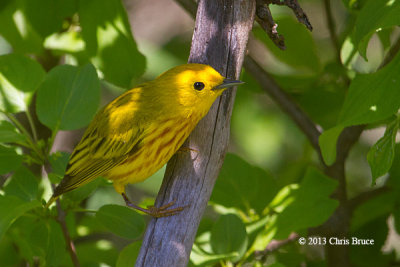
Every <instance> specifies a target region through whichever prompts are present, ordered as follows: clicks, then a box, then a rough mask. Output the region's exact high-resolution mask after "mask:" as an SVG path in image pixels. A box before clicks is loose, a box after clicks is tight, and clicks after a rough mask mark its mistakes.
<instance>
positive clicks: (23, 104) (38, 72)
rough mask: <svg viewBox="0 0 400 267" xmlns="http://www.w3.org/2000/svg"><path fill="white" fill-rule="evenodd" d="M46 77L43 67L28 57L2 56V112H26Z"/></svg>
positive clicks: (0, 73) (0, 70)
mask: <svg viewBox="0 0 400 267" xmlns="http://www.w3.org/2000/svg"><path fill="white" fill-rule="evenodd" d="M44 76H45V72H44V70H43V68H42V67H41V65H40V64H39V63H37V62H36V61H34V60H32V59H30V58H28V57H25V56H23V55H19V54H8V55H3V56H0V110H3V111H8V112H11V113H16V112H20V111H25V110H26V109H27V107H28V105H29V104H30V102H31V99H32V96H33V93H34V92H35V90H36V89H37V87H38V86H39V85H40V83H41V82H42V80H43V78H44Z"/></svg>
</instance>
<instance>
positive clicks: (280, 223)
mask: <svg viewBox="0 0 400 267" xmlns="http://www.w3.org/2000/svg"><path fill="white" fill-rule="evenodd" d="M337 184H338V183H337V181H335V180H333V179H331V178H328V177H327V176H325V175H324V174H322V173H321V172H319V171H318V170H317V169H315V168H312V167H310V168H308V170H307V172H306V174H305V177H304V179H303V181H302V182H301V183H300V187H299V189H298V190H296V191H293V194H292V196H291V202H290V204H289V205H287V206H286V208H285V209H284V210H283V211H282V212H281V213H279V214H278V217H277V220H276V223H275V226H274V227H276V234H275V237H274V238H275V239H285V238H287V237H288V236H289V234H290V233H291V232H296V231H299V230H302V229H307V228H310V227H316V226H318V225H320V224H322V223H324V222H325V221H326V220H327V219H328V218H329V217H330V216H331V215H332V213H333V212H334V211H335V209H336V207H337V206H338V204H339V203H338V201H336V200H333V199H331V198H330V195H331V194H332V193H333V191H335V189H336V187H337Z"/></svg>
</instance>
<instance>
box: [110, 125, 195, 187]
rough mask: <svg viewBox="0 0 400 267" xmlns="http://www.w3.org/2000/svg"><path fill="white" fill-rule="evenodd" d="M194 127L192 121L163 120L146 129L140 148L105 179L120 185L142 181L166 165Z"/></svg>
mask: <svg viewBox="0 0 400 267" xmlns="http://www.w3.org/2000/svg"><path fill="white" fill-rule="evenodd" d="M196 124H197V121H195V122H193V120H178V119H168V120H167V119H166V120H163V121H162V122H160V123H158V124H157V126H153V127H149V129H147V130H146V134H145V137H144V138H143V142H142V146H141V147H140V148H139V149H138V150H137V151H136V152H135V153H133V154H132V155H130V156H129V157H128V158H127V159H126V160H125V161H124V162H123V163H121V164H120V165H118V166H116V167H114V168H113V169H112V170H110V171H109V172H108V175H107V176H108V177H109V178H110V179H111V180H114V181H118V183H123V184H127V183H137V182H141V181H143V180H145V179H146V178H148V177H149V176H151V175H152V174H154V173H155V172H156V171H157V170H159V169H160V168H161V167H162V166H163V165H164V164H166V163H167V162H168V160H169V159H170V158H171V157H172V156H173V155H174V154H175V152H176V151H177V150H178V149H179V148H180V147H181V146H182V144H183V142H184V141H185V140H186V138H187V137H188V136H189V134H190V132H191V131H192V130H193V128H194V127H195V126H196Z"/></svg>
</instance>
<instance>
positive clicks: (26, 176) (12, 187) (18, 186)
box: [4, 166, 39, 201]
mask: <svg viewBox="0 0 400 267" xmlns="http://www.w3.org/2000/svg"><path fill="white" fill-rule="evenodd" d="M10 179H11V181H10V182H9V183H8V184H7V185H6V187H5V188H4V192H5V194H6V195H13V196H17V197H19V198H20V199H22V200H25V201H32V200H34V199H36V197H37V194H38V186H39V183H38V180H37V178H36V177H35V175H33V174H32V173H31V172H30V171H29V170H28V169H27V168H26V167H24V166H20V167H19V169H17V170H16V171H15V172H14V174H13V175H12V177H11V178H10Z"/></svg>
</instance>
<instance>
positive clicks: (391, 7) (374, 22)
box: [353, 0, 400, 59]
mask: <svg viewBox="0 0 400 267" xmlns="http://www.w3.org/2000/svg"><path fill="white" fill-rule="evenodd" d="M399 13H400V2H399V1H396V0H374V1H368V2H367V4H366V5H365V6H364V7H363V8H362V9H361V12H360V13H359V14H358V17H357V21H356V24H355V30H354V37H353V43H354V46H355V47H358V50H359V52H360V54H361V55H362V56H363V57H364V58H365V59H367V56H366V47H367V45H366V44H365V43H368V41H369V39H370V38H371V36H372V34H373V33H375V32H376V31H377V30H380V29H384V28H388V27H391V26H397V25H400V16H399ZM362 47H363V49H361V48H362Z"/></svg>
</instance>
